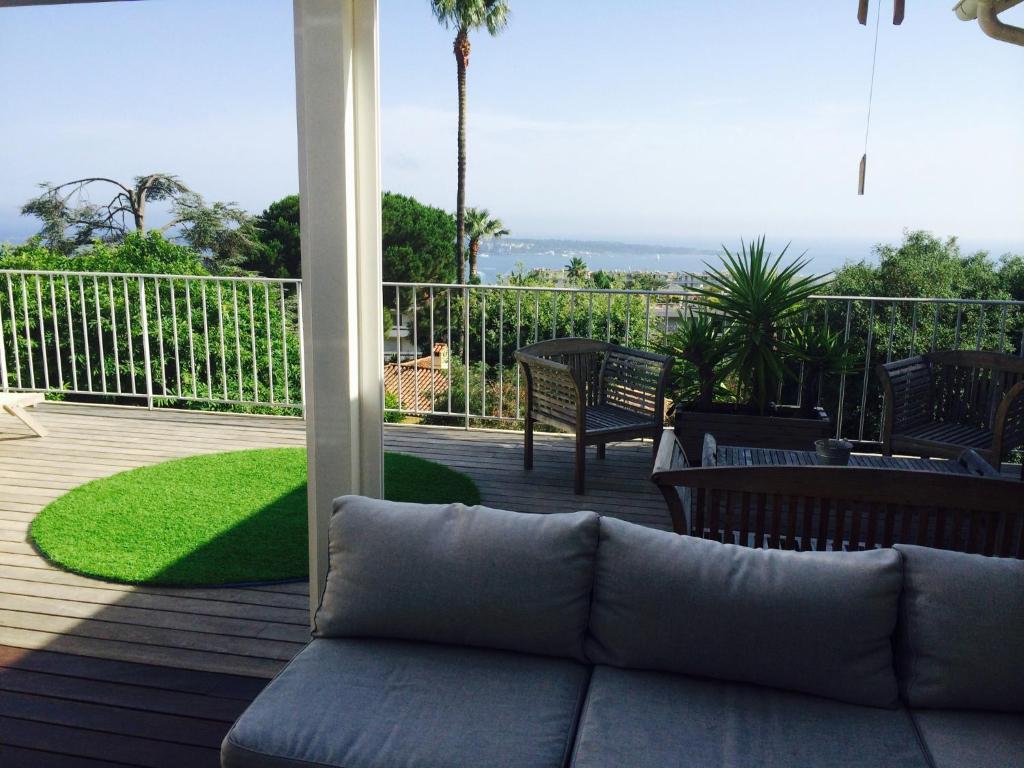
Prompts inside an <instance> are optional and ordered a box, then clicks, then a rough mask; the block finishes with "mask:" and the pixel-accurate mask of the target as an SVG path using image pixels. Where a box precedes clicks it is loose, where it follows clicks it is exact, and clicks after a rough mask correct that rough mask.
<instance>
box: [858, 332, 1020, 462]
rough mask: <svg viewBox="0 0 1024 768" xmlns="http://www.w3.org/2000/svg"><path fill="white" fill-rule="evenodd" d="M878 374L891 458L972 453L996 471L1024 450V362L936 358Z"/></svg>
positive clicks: (968, 354) (967, 354) (973, 355)
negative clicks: (1019, 449) (1014, 452)
mask: <svg viewBox="0 0 1024 768" xmlns="http://www.w3.org/2000/svg"><path fill="white" fill-rule="evenodd" d="M877 372H878V377H879V379H880V380H881V382H882V391H883V393H884V395H885V412H884V416H883V426H882V449H883V451H884V452H885V453H886V454H887V455H891V454H893V453H904V454H912V455H916V456H945V457H954V456H957V455H958V454H959V453H960V452H961V451H963V450H964V449H965V448H973V449H974V450H975V451H977V452H978V454H980V455H981V456H982V458H984V459H985V460H987V461H988V462H989V463H990V464H992V466H993V467H995V468H996V469H999V467H1000V466H1001V464H1002V462H1003V459H1004V458H1006V455H1007V454H1008V453H1009V452H1010V451H1011V450H1013V449H1014V448H1017V447H1018V446H1020V445H1022V444H1024V359H1021V358H1019V357H1014V356H1012V355H1006V354H1000V353H998V352H974V351H967V350H958V351H939V352H931V353H929V354H926V355H918V356H917V357H910V358H907V359H905V360H897V361H895V362H892V363H883V364H881V365H879V366H878V368H877ZM1022 471H1024V470H1022ZM1022 477H1024V474H1022Z"/></svg>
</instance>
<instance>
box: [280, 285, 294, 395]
mask: <svg viewBox="0 0 1024 768" xmlns="http://www.w3.org/2000/svg"><path fill="white" fill-rule="evenodd" d="M279 287H280V289H281V365H282V366H283V369H282V370H283V371H284V402H285V405H291V404H292V393H291V387H290V384H289V379H291V371H289V370H288V313H287V311H286V310H285V303H284V283H281V284H280V286H279Z"/></svg>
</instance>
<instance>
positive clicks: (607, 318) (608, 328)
mask: <svg viewBox="0 0 1024 768" xmlns="http://www.w3.org/2000/svg"><path fill="white" fill-rule="evenodd" d="M605 295H606V296H607V297H608V304H607V307H606V309H605V314H604V340H605V343H608V344H610V343H611V340H612V292H611V291H608V293H606V294H605Z"/></svg>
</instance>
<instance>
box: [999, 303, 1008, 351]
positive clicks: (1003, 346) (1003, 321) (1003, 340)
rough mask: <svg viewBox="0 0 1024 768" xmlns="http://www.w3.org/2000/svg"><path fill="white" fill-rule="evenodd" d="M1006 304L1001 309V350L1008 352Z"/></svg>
mask: <svg viewBox="0 0 1024 768" xmlns="http://www.w3.org/2000/svg"><path fill="white" fill-rule="evenodd" d="M1006 307H1007V305H1006V304H1003V306H1002V308H1001V309H1000V311H999V351H1000V352H1003V353H1005V352H1006Z"/></svg>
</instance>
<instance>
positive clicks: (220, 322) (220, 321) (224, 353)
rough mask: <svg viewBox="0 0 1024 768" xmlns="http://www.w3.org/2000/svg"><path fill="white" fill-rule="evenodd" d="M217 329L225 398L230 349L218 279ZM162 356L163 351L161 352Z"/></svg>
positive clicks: (220, 285)
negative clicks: (225, 335)
mask: <svg viewBox="0 0 1024 768" xmlns="http://www.w3.org/2000/svg"><path fill="white" fill-rule="evenodd" d="M217 329H218V334H217V335H218V336H219V337H220V386H221V392H222V394H223V395H224V399H225V400H227V399H228V349H227V341H226V340H225V338H224V286H223V283H222V281H220V280H218V281H217ZM160 354H161V356H162V355H163V352H161V353H160Z"/></svg>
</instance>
